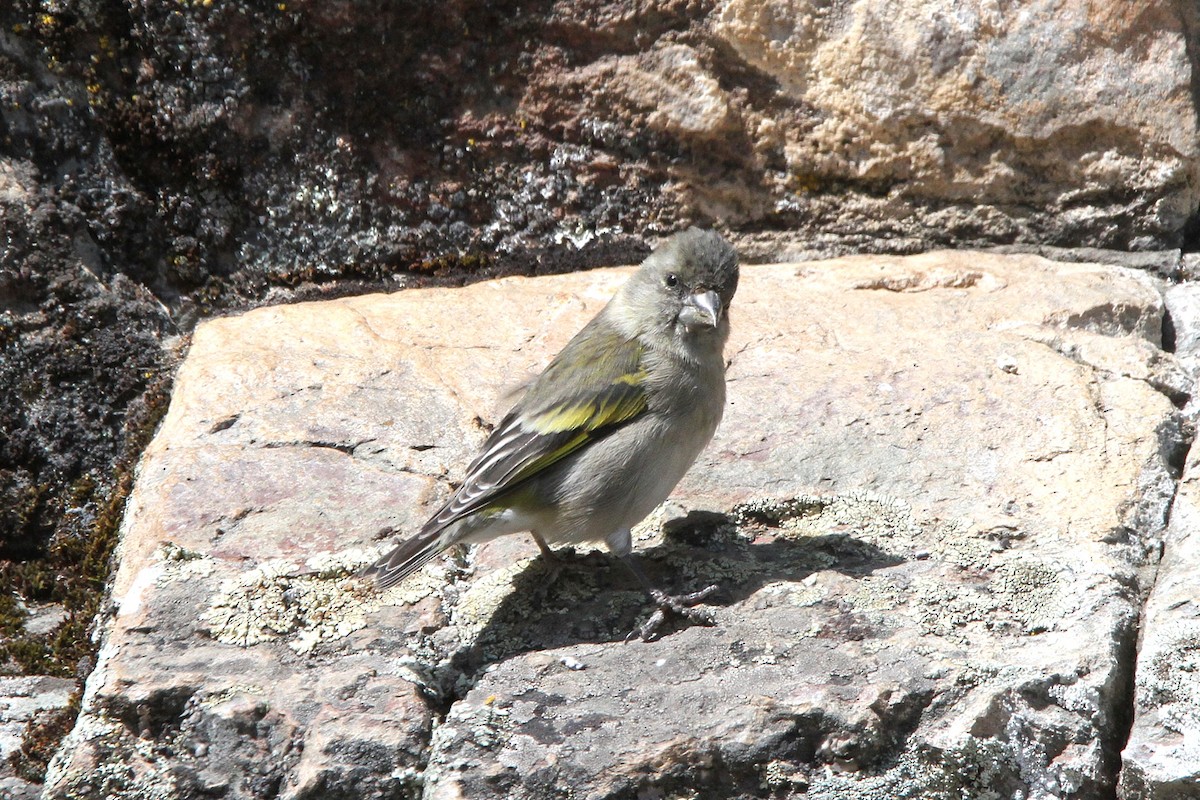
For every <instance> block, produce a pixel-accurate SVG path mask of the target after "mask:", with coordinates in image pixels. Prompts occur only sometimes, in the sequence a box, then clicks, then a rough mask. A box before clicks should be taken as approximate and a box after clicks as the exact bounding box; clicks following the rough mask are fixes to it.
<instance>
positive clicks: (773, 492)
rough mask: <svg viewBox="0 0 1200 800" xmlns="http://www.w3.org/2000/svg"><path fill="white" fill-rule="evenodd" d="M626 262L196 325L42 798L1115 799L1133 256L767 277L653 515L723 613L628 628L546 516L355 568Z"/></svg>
mask: <svg viewBox="0 0 1200 800" xmlns="http://www.w3.org/2000/svg"><path fill="white" fill-rule="evenodd" d="M624 274H625V273H624V272H622V271H603V272H593V273H587V274H575V275H566V276H559V277H548V278H539V279H519V278H513V279H505V280H502V281H497V282H492V283H485V284H478V285H475V286H472V287H468V288H465V289H461V290H455V291H447V290H437V291H407V292H402V293H398V294H393V295H386V296H385V295H375V296H363V297H357V298H351V299H345V300H338V301H333V302H328V303H321V304H303V305H295V306H281V307H274V308H267V309H260V310H257V311H253V312H250V313H248V314H246V315H244V316H241V317H234V318H227V319H219V320H214V321H212V322H209V323H205V324H204V325H202V326H200V327H199V328H198V329H197V331H196V334H195V338H194V341H193V345H192V349H191V351H190V353H189V356H188V358H187V361H186V363H185V364H184V366H183V368H182V370H181V372H180V374H179V380H178V384H177V391H176V395H175V398H174V400H173V403H172V406H171V410H170V413H169V414H168V417H167V419H166V421H165V422H164V424H163V427H162V429H161V431H160V432H159V435H158V436H157V438H156V439H155V441H154V443H153V444H152V445H151V446H150V448H149V449H148V451H147V453H146V456H145V459H144V461H143V463H142V466H141V469H140V477H139V481H138V484H137V487H136V490H135V493H134V496H133V499H132V501H131V506H130V509H129V513H128V516H127V519H126V525H125V530H124V540H123V543H122V550H121V566H120V569H119V572H118V574H117V576H116V579H115V584H114V588H113V601H114V609H115V610H114V614H113V616H112V618H111V620H109V623H108V627H107V631H106V633H105V639H104V646H103V649H102V652H101V657H100V660H99V665H98V667H97V669H96V671H95V673H94V674H93V675H92V677H91V678H90V679H89V681H88V685H87V691H86V694H85V697H84V701H83V706H84V707H83V712H82V714H81V717H80V721H79V724H78V726H77V728H76V730H75V731H74V732H73V733H72V734H71V735H70V736H69V738H68V740H67V743H66V745H65V747H64V749H63V750H62V751H61V753H60V756H59V758H58V760H57V761H56V763H55V765H54V766H53V767H52V770H51V776H50V782H49V784H48V789H47V796H48V797H82V798H89V797H95V798H100V797H137V796H141V795H140V793H141V792H143V791H148V790H149V789H150V787H154V789H155V791H156V792H158V794H157V795H156V796H159V797H189V798H190V797H200V796H220V797H228V798H249V797H267V796H276V795H279V796H283V797H292V798H300V797H306V798H307V797H314V798H315V797H331V796H354V797H392V796H405V793H407V792H414V793H415V792H418V790H420V791H423V792H424V794H425V796H427V797H436V798H441V797H545V796H551V795H553V794H555V793H557V792H565V791H569V792H570V793H572V794H573V796H576V797H633V796H639V795H646V794H649V795H651V796H655V795H662V796H675V795H678V794H688V793H692V792H696V791H699V792H702V793H703V792H709V791H715V792H718V793H719V794H720V795H721V796H731V797H732V796H765V795H772V794H782V795H784V796H786V795H787V794H789V793H799V792H802V791H806V792H807V794H806V795H805V796H807V797H813V798H846V797H864V798H866V797H878V798H882V797H896V796H917V797H923V798H943V797H944V798H950V797H955V798H957V797H961V796H983V794H982V793H985V792H994V793H995V794H996V795H997V796H1003V797H1015V796H1018V794H1020V795H1022V796H1024V797H1026V798H1049V797H1079V798H1098V797H1103V796H1111V793H1112V791H1113V789H1114V787H1115V785H1116V781H1117V770H1118V767H1119V758H1120V752H1119V751H1120V747H1121V745H1122V742H1123V737H1124V732H1125V729H1126V726H1127V725H1128V720H1129V709H1128V703H1129V696H1130V691H1131V681H1132V679H1133V659H1134V650H1135V643H1136V636H1137V626H1136V622H1137V618H1138V601H1139V598H1138V581H1137V571H1136V570H1137V565H1138V564H1140V563H1141V562H1142V559H1143V556H1144V550H1145V548H1146V546H1147V545H1148V544H1151V543H1153V542H1154V541H1156V538H1157V537H1159V536H1160V535H1161V533H1162V529H1163V526H1164V521H1165V514H1166V509H1167V507H1168V505H1169V501H1170V497H1171V495H1172V492H1173V488H1174V482H1173V480H1172V478H1171V474H1170V463H1171V462H1172V460H1173V459H1177V458H1178V456H1179V454H1178V452H1176V451H1177V450H1178V442H1180V441H1182V438H1183V437H1182V435H1181V434H1180V432H1179V431H1178V426H1179V417H1178V413H1177V412H1176V410H1175V406H1174V405H1173V402H1172V400H1175V401H1177V402H1179V401H1182V400H1183V399H1184V398H1185V396H1186V393H1187V391H1188V389H1189V386H1188V384H1187V380H1186V378H1185V377H1184V376H1183V375H1182V373H1180V372H1179V371H1178V368H1177V365H1176V364H1175V362H1174V361H1173V360H1172V358H1171V357H1170V356H1168V355H1166V354H1164V353H1163V352H1162V351H1161V350H1160V349H1159V348H1158V336H1159V332H1160V329H1161V325H1162V313H1163V311H1162V301H1161V298H1160V295H1159V293H1158V291H1157V290H1156V289H1155V288H1154V286H1153V285H1151V283H1150V282H1149V280H1148V279H1146V278H1145V277H1144V276H1142V275H1140V274H1137V273H1133V272H1129V271H1125V270H1121V269H1119V268H1113V267H1104V266H1098V265H1088V264H1071V265H1064V264H1058V263H1054V262H1049V261H1046V260H1044V259H1041V258H1037V257H1033V256H1004V257H1002V256H989V255H985V254H978V253H959V254H952V253H937V254H930V255H926V256H920V257H914V258H907V259H903V258H852V259H843V260H837V261H830V262H820V263H806V264H792V265H777V266H759V267H747V268H745V272H744V276H743V280H742V286H741V288H740V290H739V295H738V298H737V300H736V301H735V305H734V308H733V314H734V330H735V333H734V337H733V339H732V341H731V342H730V345H729V349H728V357H729V360H730V367H729V398H730V403H729V408H728V411H727V415H726V420H725V423H724V424H723V426H722V428H721V430H720V432H719V433H718V435H717V438H716V440H715V441H714V442H713V444H712V445H711V446H710V448H709V449H708V450H707V451H706V453H705V454H704V455H703V456H702V457H701V460H700V462H698V464H697V466H696V467H695V468H694V469H693V470H692V472H691V473H690V474H689V476H688V477H687V478H685V480H684V482H683V483H682V484H681V487H680V489H679V490H678V491H677V493H676V496H675V499H674V500H672V501H671V502H669V503H668V504H667V505H666V506H665V507H664V509H662V510H661V511H660V512H658V513H657V514H655V515H653V516H652V518H651V520H650V522H649V523H648V524H646V525H644V526H642V527H641V528H640V529H639V530H638V531H637V532H636V534H637V541H638V548H639V551H640V552H641V553H642V557H643V559H644V560H645V562H646V565H647V569H648V571H649V572H650V573H651V575H652V576H654V577H655V578H656V579H657V580H659V581H660V582H661V583H663V584H664V585H666V586H669V587H671V588H675V589H681V590H686V589H694V588H698V587H700V586H702V585H705V584H707V583H710V582H719V583H720V584H721V585H722V586H723V587H724V593H723V595H722V596H721V597H720V598H719V600H718V601H717V607H716V609H715V611H716V616H717V626H716V627H714V628H687V629H683V630H675V631H673V632H671V633H670V634H669V635H667V636H666V637H665V638H663V639H661V640H659V641H656V642H652V643H642V642H640V641H636V642H632V643H629V644H626V643H624V641H623V640H624V638H625V634H626V633H627V632H628V631H629V630H630V629H631V627H632V626H633V625H634V624H635V622H636V621H637V620H638V619H640V618H642V617H643V615H644V614H645V613H646V609H645V606H644V602H643V598H642V597H641V595H640V592H639V590H638V589H637V586H636V583H635V582H634V581H633V580H632V579H631V577H630V576H629V575H627V574H625V572H624V571H623V568H622V567H621V566H620V565H618V564H614V562H613V560H612V559H611V558H609V557H608V556H607V555H604V554H602V553H599V552H596V553H580V554H578V555H576V556H574V557H570V558H568V561H567V566H566V568H565V569H564V571H563V573H562V575H561V576H560V577H559V578H558V580H557V581H556V582H554V583H552V584H548V583H546V581H545V580H544V577H545V571H544V569H545V568H544V565H543V564H542V563H541V562H540V561H539V560H538V559H537V558H536V557H535V556H536V552H537V551H536V548H535V547H534V546H533V544H532V542H530V541H529V540H527V539H526V538H524V537H508V538H506V539H503V540H499V541H497V542H493V543H491V544H489V545H486V546H483V547H479V548H476V549H475V550H474V551H473V552H470V553H462V554H458V555H456V556H453V557H452V558H450V559H445V560H439V561H437V562H435V563H434V564H432V565H430V566H429V567H427V568H426V569H425V570H424V571H423V572H422V573H419V574H418V575H416V576H414V577H413V578H412V579H411V580H409V581H407V582H405V583H404V584H402V585H401V586H400V587H397V588H396V589H394V590H391V591H390V592H388V593H386V594H384V595H382V596H381V595H377V594H375V593H374V592H373V591H372V590H371V589H370V588H369V587H364V586H361V585H360V584H358V583H357V582H356V581H355V579H353V578H352V577H350V574H351V571H352V570H353V569H355V568H356V567H357V566H359V565H361V564H363V563H365V562H367V561H368V560H369V559H370V558H371V557H372V556H373V555H374V554H376V553H378V552H380V551H381V550H382V549H383V548H385V547H387V546H388V545H389V544H390V543H391V542H392V541H393V540H394V537H395V535H403V534H404V533H406V532H411V531H412V530H413V529H414V528H415V527H416V526H417V525H419V524H420V522H421V521H422V520H423V518H424V516H425V515H426V514H427V513H428V512H429V511H430V509H431V508H433V507H434V506H435V505H436V504H437V503H438V502H439V500H441V499H442V498H444V497H445V496H446V493H447V492H448V491H449V488H450V485H451V484H450V482H451V481H453V480H454V479H455V478H456V477H457V476H458V475H460V474H461V471H462V469H463V467H464V466H465V464H466V462H467V460H468V459H469V457H470V455H471V453H472V452H473V450H474V448H475V447H476V446H477V444H478V442H479V441H480V440H481V439H482V437H483V436H484V435H485V427H486V423H487V422H488V421H492V420H495V419H497V417H498V415H499V413H500V412H501V411H503V407H504V405H505V402H506V400H505V394H506V392H507V391H509V390H510V389H511V388H512V387H513V386H515V385H518V384H519V383H520V381H521V380H522V378H523V377H524V376H526V375H528V374H530V373H531V372H533V371H536V370H537V369H538V368H540V367H541V366H543V365H544V364H545V363H546V361H547V360H548V358H549V357H550V356H551V355H552V354H553V352H554V351H555V350H557V348H558V347H560V346H561V345H562V344H563V343H564V342H565V341H566V340H567V338H569V336H570V335H571V334H572V333H573V332H574V331H575V330H576V329H577V328H578V327H579V326H580V325H581V324H582V322H583V321H584V320H586V319H587V318H588V317H589V316H590V315H592V314H593V313H595V311H596V310H598V309H599V308H600V306H601V305H602V303H603V302H604V301H605V300H606V299H607V298H608V297H609V296H610V294H611V292H612V291H613V289H614V288H615V287H616V286H617V285H618V284H619V282H620V281H621V280H622V278H623V276H624ZM1047 287H1052V288H1053V290H1052V291H1048V290H1047ZM664 531H665V532H664ZM439 721H440V723H439ZM422 787H423V788H422Z"/></svg>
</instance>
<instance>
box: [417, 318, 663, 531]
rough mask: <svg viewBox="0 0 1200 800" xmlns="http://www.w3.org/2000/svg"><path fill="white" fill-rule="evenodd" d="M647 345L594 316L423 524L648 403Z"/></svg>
mask: <svg viewBox="0 0 1200 800" xmlns="http://www.w3.org/2000/svg"><path fill="white" fill-rule="evenodd" d="M643 356H644V348H643V346H642V344H641V343H640V342H638V341H637V340H636V339H627V338H625V337H623V336H622V335H621V334H619V333H617V332H616V331H614V330H612V329H611V328H609V327H608V326H606V325H604V324H603V323H602V322H601V320H600V319H599V318H597V319H595V320H593V321H592V322H591V323H589V324H588V325H587V326H586V327H585V328H584V329H583V330H582V331H580V332H579V334H577V335H576V336H575V338H574V339H572V340H571V341H570V342H569V343H568V344H567V346H566V347H565V348H563V350H562V352H560V353H559V354H558V355H557V356H556V357H555V358H554V360H553V361H552V362H550V365H549V366H548V367H546V369H545V371H544V372H543V373H542V374H541V375H540V376H538V378H537V379H536V380H535V381H534V382H533V384H532V385H530V387H529V389H528V390H527V391H526V393H525V395H524V396H523V397H522V398H521V400H520V401H519V402H518V403H517V405H516V406H515V407H514V408H513V409H512V411H510V412H509V413H508V414H507V415H506V416H505V417H504V419H503V420H502V421H501V422H500V424H499V425H498V426H497V427H496V429H495V430H494V431H492V433H491V435H490V436H489V437H488V439H487V441H486V442H484V445H483V449H482V450H481V451H480V453H479V455H478V456H477V457H476V458H475V460H474V461H473V462H471V465H470V466H469V467H467V474H466V477H465V478H464V479H463V483H462V486H460V487H459V489H458V491H457V492H455V493H454V496H453V497H452V498H450V501H449V502H448V503H446V505H445V506H443V507H442V508H441V510H439V511H438V512H437V514H435V515H434V516H433V517H432V518H431V519H430V520H429V522H427V523H426V524H425V527H424V528H423V529H422V533H423V534H424V533H431V532H433V531H438V530H441V529H442V528H445V527H446V526H447V525H450V524H452V523H454V522H456V521H457V520H459V519H462V518H463V517H465V516H467V515H468V514H471V513H473V512H475V511H478V510H479V509H481V508H486V507H487V506H488V505H489V504H491V503H492V502H493V501H494V500H495V499H496V498H497V497H499V496H500V495H502V494H504V493H506V492H508V491H510V490H512V489H514V488H516V487H517V486H519V485H521V484H522V483H524V482H525V481H527V480H529V479H531V478H533V477H535V476H536V475H538V474H540V473H541V472H542V471H543V470H545V469H546V468H547V467H549V466H551V465H552V464H555V463H557V462H558V461H560V460H561V459H563V458H565V457H566V456H568V455H570V454H571V453H574V452H575V451H577V450H579V449H580V448H581V447H585V446H586V445H587V444H588V443H589V442H591V441H593V440H595V439H597V438H600V437H602V436H606V435H607V434H608V433H611V432H612V430H613V429H615V428H616V427H618V426H620V425H623V424H626V423H628V422H629V421H630V420H632V419H634V418H635V417H637V416H638V415H640V414H642V413H644V412H645V410H646V408H647V396H646V372H645V368H644V365H643Z"/></svg>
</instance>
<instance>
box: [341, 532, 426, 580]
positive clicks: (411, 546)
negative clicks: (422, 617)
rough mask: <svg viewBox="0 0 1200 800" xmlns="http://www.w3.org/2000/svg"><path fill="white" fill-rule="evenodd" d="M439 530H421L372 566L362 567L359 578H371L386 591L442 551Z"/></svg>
mask: <svg viewBox="0 0 1200 800" xmlns="http://www.w3.org/2000/svg"><path fill="white" fill-rule="evenodd" d="M440 534H441V530H440V529H434V530H423V531H421V532H420V533H418V534H417V535H416V536H414V537H413V538H411V539H409V540H408V541H406V542H404V543H402V544H401V545H400V546H399V547H397V548H396V549H395V550H392V551H391V552H389V553H388V554H387V555H384V556H381V557H380V558H379V560H377V561H376V562H375V563H374V564H371V565H370V566H368V567H364V568H363V569H362V570H361V571H360V572H359V573H358V575H359V577H360V578H372V579H374V581H375V585H376V586H378V587H379V588H380V589H388V588H390V587H392V586H395V585H396V584H397V583H399V582H400V581H402V580H404V579H405V578H407V577H408V576H409V575H411V574H413V573H414V572H416V571H417V570H419V569H420V568H421V567H423V566H425V563H426V562H428V561H429V559H431V558H433V557H434V556H436V555H437V554H438V553H439V552H441V550H442V541H441V539H442V537H441V535H440Z"/></svg>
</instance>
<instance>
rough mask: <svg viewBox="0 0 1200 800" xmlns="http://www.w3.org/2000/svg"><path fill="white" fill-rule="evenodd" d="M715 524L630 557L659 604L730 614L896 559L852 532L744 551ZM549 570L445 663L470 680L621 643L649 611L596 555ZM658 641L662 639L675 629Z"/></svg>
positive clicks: (537, 570)
mask: <svg viewBox="0 0 1200 800" xmlns="http://www.w3.org/2000/svg"><path fill="white" fill-rule="evenodd" d="M736 530H737V527H736V526H735V525H734V524H733V521H732V520H731V519H730V518H729V517H727V516H726V515H723V514H717V513H713V512H696V511H693V512H691V513H690V514H688V516H687V517H683V518H679V519H676V520H671V521H670V522H668V523H667V525H665V526H664V534H665V535H664V541H663V543H662V544H660V545H657V546H654V547H650V548H648V549H644V550H638V551H636V552H635V557H636V558H638V560H639V561H640V563H641V565H642V567H643V569H644V570H645V572H646V574H647V575H648V576H649V578H650V580H651V582H652V583H654V584H655V585H656V586H658V587H659V588H661V589H663V590H664V591H666V592H668V593H669V594H676V593H687V592H692V591H696V590H698V589H702V588H704V587H706V586H709V585H713V584H715V585H717V586H719V587H720V590H719V592H717V593H716V594H714V595H713V596H711V597H710V598H708V599H707V600H706V601H705V603H706V604H707V605H710V606H717V607H722V606H726V607H727V606H733V605H736V604H738V603H740V602H742V601H744V600H745V599H746V598H748V597H750V596H751V595H754V594H755V593H756V592H758V591H759V590H760V589H761V588H762V587H763V586H765V585H767V584H769V583H773V582H776V581H789V582H795V581H801V580H803V579H804V578H806V577H807V576H809V575H811V574H812V573H814V572H817V571H821V570H826V569H832V570H835V571H837V572H839V573H842V574H844V575H857V576H862V575H868V574H870V573H872V572H874V571H875V570H877V569H882V568H886V567H892V566H896V565H897V564H900V563H902V562H903V561H904V559H902V558H900V557H898V556H896V555H895V554H893V553H889V552H886V551H884V550H882V549H880V548H879V547H877V546H875V545H873V544H871V543H869V542H867V541H864V540H862V539H859V538H856V537H855V536H854V535H853V532H852V531H847V532H838V533H831V534H824V535H816V536H803V537H794V538H791V537H787V536H783V535H771V534H770V532H767V533H766V535H764V536H762V537H761V539H760V538H756V540H755V541H748V540H747V539H746V538H744V537H743V536H742V535H738V534H737V533H733V532H735V531H736ZM558 560H559V562H560V563H559V564H557V565H552V564H549V563H548V562H547V561H546V559H545V558H544V557H539V558H537V559H535V560H533V561H531V562H530V563H529V564H528V565H527V566H526V567H525V569H523V570H522V571H521V572H519V573H518V574H517V575H516V576H515V577H514V578H513V580H512V585H511V587H510V588H509V589H508V590H507V593H506V595H505V597H504V598H503V599H502V600H501V601H500V602H499V604H498V605H497V606H496V607H495V610H494V612H493V613H492V614H491V616H490V618H489V619H488V620H487V621H486V622H485V623H484V625H483V628H482V629H481V630H480V631H479V633H478V634H477V635H476V636H475V637H473V639H472V641H471V643H470V644H469V645H467V646H466V647H464V648H463V649H462V650H460V651H459V652H458V653H457V654H456V655H455V657H454V658H453V659H452V661H453V663H454V666H455V668H456V669H459V670H464V671H468V672H470V671H474V670H477V669H479V668H480V667H482V666H485V665H486V664H488V663H493V662H496V661H500V660H503V659H506V658H510V657H512V656H514V655H519V654H521V653H525V652H530V651H544V650H551V649H555V648H560V647H565V646H568V645H572V644H580V643H602V642H614V641H622V640H624V639H626V637H627V636H628V635H629V633H630V631H632V630H634V628H635V627H636V626H637V625H638V624H639V623H640V622H641V621H643V620H645V619H646V617H647V616H648V615H649V614H650V613H651V611H652V610H653V609H652V607H651V605H650V603H649V601H648V599H647V597H646V594H645V592H644V591H643V590H642V588H641V586H640V584H639V583H638V581H637V579H636V578H635V576H634V575H633V573H632V571H631V570H630V569H629V568H628V567H627V566H626V565H625V564H623V563H621V560H620V559H619V558H616V557H614V556H612V555H610V554H608V553H605V552H600V551H591V552H587V553H583V554H576V553H574V552H573V551H571V550H570V549H567V550H566V551H559V559H558ZM669 624H674V627H671V628H668V629H666V630H665V631H664V634H665V635H667V636H670V635H671V634H672V633H673V632H674V631H675V630H677V629H678V627H679V626H680V625H679V621H677V620H676V621H672V622H671V623H669Z"/></svg>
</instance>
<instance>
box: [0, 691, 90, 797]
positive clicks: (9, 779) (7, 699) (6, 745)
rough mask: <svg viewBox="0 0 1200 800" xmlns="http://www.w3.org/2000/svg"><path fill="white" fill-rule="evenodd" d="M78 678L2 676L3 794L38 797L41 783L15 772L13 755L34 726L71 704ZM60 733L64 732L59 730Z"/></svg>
mask: <svg viewBox="0 0 1200 800" xmlns="http://www.w3.org/2000/svg"><path fill="white" fill-rule="evenodd" d="M75 686H76V684H75V681H73V680H70V679H67V678H53V677H50V676H46V675H37V676H34V675H22V676H16V677H0V797H4V798H13V800H26V798H30V800H31V799H32V798H35V797H37V796H38V794H39V791H40V790H39V787H37V786H36V785H35V784H33V783H31V782H29V781H28V780H25V777H28V776H24V777H22V776H19V775H15V774H13V770H12V766H13V764H14V756H15V755H17V754H18V753H19V751H20V750H21V748H22V747H23V746H25V744H26V742H25V736H26V733H27V732H28V730H29V728H30V727H31V726H34V725H37V724H39V723H41V722H44V721H45V720H46V719H47V718H48V717H49V716H50V715H53V714H55V713H59V712H62V711H63V710H64V709H66V708H67V707H68V706H69V705H70V704H71V696H72V695H73V694H74V693H75ZM60 735H61V734H60Z"/></svg>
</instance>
